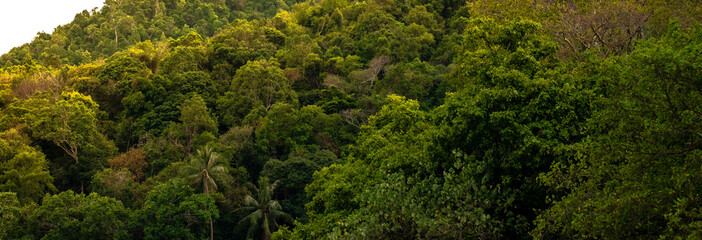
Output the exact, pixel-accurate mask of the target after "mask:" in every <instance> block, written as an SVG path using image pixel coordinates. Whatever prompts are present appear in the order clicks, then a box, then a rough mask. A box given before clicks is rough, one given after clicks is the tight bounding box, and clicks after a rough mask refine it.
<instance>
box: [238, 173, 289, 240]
mask: <svg viewBox="0 0 702 240" xmlns="http://www.w3.org/2000/svg"><path fill="white" fill-rule="evenodd" d="M277 186H278V182H277V181H276V182H274V183H273V184H270V183H269V182H268V179H267V178H260V179H259V181H258V188H256V187H253V188H251V189H250V190H251V191H252V192H251V194H250V195H248V196H246V200H245V201H244V207H241V208H239V209H237V210H236V211H237V212H240V213H244V214H246V216H245V217H244V218H242V219H241V220H240V221H239V223H238V224H237V228H244V227H245V228H248V232H247V233H246V237H247V238H253V237H254V236H260V238H261V239H264V240H269V239H270V238H271V232H275V231H276V230H277V229H278V227H279V222H282V223H288V224H290V223H291V222H292V219H291V218H290V216H289V215H288V214H287V213H285V212H283V209H282V207H281V206H280V204H279V203H278V201H276V200H273V192H274V191H275V189H276V187H277ZM254 196H255V197H256V198H254Z"/></svg>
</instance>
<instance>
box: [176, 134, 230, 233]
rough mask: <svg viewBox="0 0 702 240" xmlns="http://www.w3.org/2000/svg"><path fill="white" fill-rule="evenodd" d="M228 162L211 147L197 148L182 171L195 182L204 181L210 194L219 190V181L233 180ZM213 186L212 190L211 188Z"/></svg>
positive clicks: (205, 188)
mask: <svg viewBox="0 0 702 240" xmlns="http://www.w3.org/2000/svg"><path fill="white" fill-rule="evenodd" d="M227 164H228V163H227V162H226V161H224V160H222V158H221V157H220V156H219V154H217V153H216V152H214V151H213V150H212V149H210V148H209V147H205V148H204V149H202V150H197V153H196V154H195V155H192V156H190V162H189V164H188V165H185V166H183V168H182V171H183V172H184V173H185V175H186V179H188V180H189V181H190V182H192V183H193V184H200V183H202V191H203V192H204V193H205V194H207V195H209V194H210V193H212V192H214V191H217V181H219V182H225V183H226V182H227V181H230V180H231V176H229V174H228V170H227ZM210 188H212V190H210ZM209 221H210V239H214V229H213V224H212V218H210V220H209Z"/></svg>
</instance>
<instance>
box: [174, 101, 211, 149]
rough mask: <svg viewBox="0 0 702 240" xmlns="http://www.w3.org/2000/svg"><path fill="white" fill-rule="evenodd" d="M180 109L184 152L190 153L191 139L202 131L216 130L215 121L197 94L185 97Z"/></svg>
mask: <svg viewBox="0 0 702 240" xmlns="http://www.w3.org/2000/svg"><path fill="white" fill-rule="evenodd" d="M179 109H180V121H181V122H182V127H183V134H185V139H186V143H185V152H186V153H187V154H190V151H191V149H192V146H193V140H195V138H196V137H197V136H198V135H199V134H200V133H202V132H203V131H209V132H216V131H217V122H215V120H214V119H212V117H211V116H210V111H209V110H208V109H207V106H206V105H205V101H204V100H203V99H202V97H200V96H199V95H194V96H193V97H191V98H189V99H186V100H185V102H183V104H182V105H180V107H179Z"/></svg>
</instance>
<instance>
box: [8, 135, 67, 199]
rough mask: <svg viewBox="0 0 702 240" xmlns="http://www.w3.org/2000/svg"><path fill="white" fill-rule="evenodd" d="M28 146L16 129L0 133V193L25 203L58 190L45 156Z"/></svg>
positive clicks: (27, 141)
mask: <svg viewBox="0 0 702 240" xmlns="http://www.w3.org/2000/svg"><path fill="white" fill-rule="evenodd" d="M28 143H29V139H28V138H27V137H25V136H22V135H21V134H20V133H19V132H17V130H16V129H10V130H8V131H5V132H3V133H0V191H3V192H14V193H17V196H16V197H17V198H18V199H19V200H20V202H22V203H25V204H26V203H29V202H38V201H39V200H41V198H42V197H43V196H44V194H46V193H49V192H55V191H57V189H56V187H54V184H53V182H52V181H53V177H51V175H49V171H48V169H47V161H46V158H45V156H44V154H43V153H41V152H40V151H38V150H36V149H35V148H33V147H31V146H29V145H28Z"/></svg>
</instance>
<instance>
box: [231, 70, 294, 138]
mask: <svg viewBox="0 0 702 240" xmlns="http://www.w3.org/2000/svg"><path fill="white" fill-rule="evenodd" d="M277 64H278V63H277V62H275V61H266V60H262V61H251V62H248V63H247V64H246V65H244V66H242V67H241V68H240V69H239V70H237V71H236V75H235V76H234V79H233V80H232V85H231V88H230V91H228V92H227V93H226V94H225V95H224V96H223V97H222V98H220V99H218V100H217V105H218V109H217V110H218V111H219V112H220V113H221V114H222V115H220V119H221V121H222V124H224V125H225V126H234V125H235V124H237V123H241V120H243V119H244V117H246V115H248V114H249V112H250V111H251V110H253V109H254V108H257V107H264V108H265V109H270V108H271V106H273V104H274V103H276V102H284V103H294V102H296V101H297V96H296V95H295V92H293V91H292V89H291V88H290V82H289V81H288V79H287V78H286V77H285V73H284V72H283V70H282V69H280V68H279V67H278V66H277Z"/></svg>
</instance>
